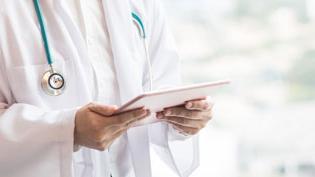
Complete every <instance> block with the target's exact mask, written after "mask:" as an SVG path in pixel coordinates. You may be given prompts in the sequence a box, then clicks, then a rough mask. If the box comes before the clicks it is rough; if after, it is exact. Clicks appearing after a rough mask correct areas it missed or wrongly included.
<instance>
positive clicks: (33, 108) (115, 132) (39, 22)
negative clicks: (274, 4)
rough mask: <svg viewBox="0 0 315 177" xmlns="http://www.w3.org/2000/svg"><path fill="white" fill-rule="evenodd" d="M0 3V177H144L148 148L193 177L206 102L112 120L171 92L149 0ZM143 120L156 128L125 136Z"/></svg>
mask: <svg viewBox="0 0 315 177" xmlns="http://www.w3.org/2000/svg"><path fill="white" fill-rule="evenodd" d="M0 4H1V6H0V176H1V177H2V176H3V177H71V176H73V177H110V176H113V177H132V176H136V177H150V176H152V174H151V173H152V172H151V164H150V147H151V148H153V149H155V150H156V152H157V153H158V154H159V155H160V157H161V159H162V160H163V161H164V162H165V163H167V164H168V166H169V167H170V168H172V169H173V170H174V171H175V172H176V173H177V174H178V175H179V176H183V177H186V176H189V175H190V174H191V173H192V172H193V170H194V169H195V168H196V167H197V166H198V145H197V137H196V136H193V135H196V134H197V133H198V132H199V130H200V129H202V128H203V127H205V125H206V123H207V122H208V121H209V120H210V119H211V108H212V104H211V103H209V102H207V101H206V100H197V101H191V102H187V104H186V105H185V106H183V107H174V108H168V109H165V110H164V111H163V112H161V113H157V114H155V113H150V112H149V111H148V110H146V109H145V108H143V109H137V110H134V111H131V112H127V113H124V114H121V115H118V116H113V112H114V111H115V110H116V109H117V106H115V105H121V104H123V103H125V102H126V101H128V100H129V99H131V98H133V97H134V96H136V95H138V94H140V93H142V92H144V91H149V90H150V89H154V90H157V89H163V88H168V87H173V86H176V85H178V84H179V83H180V73H179V61H178V56H177V53H176V50H175V46H174V41H173V38H172V36H171V34H170V32H169V30H168V28H167V26H166V24H165V19H164V17H163V13H162V11H161V8H160V5H159V3H158V0H140V1H136V0H14V1H8V0H0ZM151 82H152V83H151ZM84 105H85V106H84ZM148 116H156V117H157V118H159V119H161V120H162V121H161V122H160V123H156V124H152V125H147V126H141V127H133V125H134V123H136V122H138V121H139V120H142V119H145V118H147V117H148Z"/></svg>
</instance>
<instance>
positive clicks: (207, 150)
mask: <svg viewBox="0 0 315 177" xmlns="http://www.w3.org/2000/svg"><path fill="white" fill-rule="evenodd" d="M163 1H164V4H163V5H164V7H165V10H166V13H167V17H168V22H169V25H170V26H171V28H172V30H173V33H174V35H175V38H176V42H177V45H178V50H179V54H180V56H181V58H182V64H183V69H182V70H183V78H184V82H185V84H191V83H199V82H203V81H214V80H221V79H230V80H232V84H231V85H230V86H228V87H225V88H224V89H222V90H220V91H218V92H216V93H214V95H213V99H214V100H215V103H216V105H215V109H214V110H215V118H214V120H213V121H212V122H211V125H210V126H209V127H208V128H206V129H205V130H203V131H202V132H201V135H200V144H201V146H200V150H201V152H200V153H201V165H200V167H199V168H198V170H197V171H196V172H195V173H194V174H193V175H192V176H193V177H315V0H163ZM154 160H156V162H154V163H156V164H158V167H159V168H157V169H153V170H155V174H156V176H157V177H161V176H166V177H172V176H175V175H174V174H173V173H172V172H171V171H170V170H169V169H168V168H167V167H165V166H163V164H162V163H160V162H158V161H157V159H156V158H154Z"/></svg>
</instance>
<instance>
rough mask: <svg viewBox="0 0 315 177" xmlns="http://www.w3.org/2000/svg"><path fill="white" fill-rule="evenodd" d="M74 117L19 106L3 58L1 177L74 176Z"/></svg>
mask: <svg viewBox="0 0 315 177" xmlns="http://www.w3.org/2000/svg"><path fill="white" fill-rule="evenodd" d="M0 54H1V51H0ZM21 89H22V88H21ZM74 114H75V110H60V111H43V110H41V109H40V108H38V107H35V106H32V105H29V104H23V103H15V101H14V99H13V96H12V94H11V91H10V88H9V83H8V80H7V77H6V75H5V68H4V64H3V62H1V57H0V164H1V165H0V176H7V177H11V176H23V177H31V176H32V177H37V176H43V174H45V176H54V177H59V176H60V177H69V176H71V159H72V151H73V130H74ZM52 169H53V170H52ZM43 172H45V173H43Z"/></svg>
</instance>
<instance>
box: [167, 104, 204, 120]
mask: <svg viewBox="0 0 315 177" xmlns="http://www.w3.org/2000/svg"><path fill="white" fill-rule="evenodd" d="M163 114H164V116H166V117H168V116H171V117H183V118H187V119H204V116H205V115H206V113H205V112H201V111H196V110H187V109H185V108H184V107H173V108H167V109H165V111H163Z"/></svg>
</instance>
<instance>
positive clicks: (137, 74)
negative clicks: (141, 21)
mask: <svg viewBox="0 0 315 177" xmlns="http://www.w3.org/2000/svg"><path fill="white" fill-rule="evenodd" d="M103 6H104V11H105V12H104V13H105V17H106V23H107V27H108V31H109V35H110V39H111V45H112V52H113V56H114V63H115V67H116V73H117V80H118V83H119V89H120V96H121V102H122V103H124V102H126V101H128V100H130V99H131V98H133V97H135V96H137V95H138V94H140V93H142V92H143V88H142V68H141V67H140V65H139V64H138V63H137V62H136V52H137V50H139V47H138V46H136V45H135V41H134V39H133V37H134V35H133V32H134V30H132V28H133V24H132V18H131V7H130V2H129V1H128V0H115V1H112V0H103ZM140 48H141V47H140ZM127 136H128V145H129V150H130V152H131V157H132V162H133V167H134V172H135V175H136V176H137V177H150V176H151V165H150V150H149V137H148V129H147V127H146V126H143V127H137V128H133V129H130V130H129V131H128V133H127Z"/></svg>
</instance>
